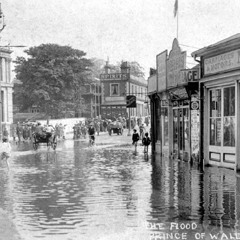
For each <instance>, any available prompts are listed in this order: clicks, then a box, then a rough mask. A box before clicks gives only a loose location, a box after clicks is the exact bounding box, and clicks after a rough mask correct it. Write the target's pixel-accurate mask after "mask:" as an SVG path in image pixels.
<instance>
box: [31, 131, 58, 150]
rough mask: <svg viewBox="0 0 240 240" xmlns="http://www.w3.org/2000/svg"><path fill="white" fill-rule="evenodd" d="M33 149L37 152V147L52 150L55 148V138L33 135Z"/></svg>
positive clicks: (54, 136) (53, 135) (53, 136)
mask: <svg viewBox="0 0 240 240" xmlns="http://www.w3.org/2000/svg"><path fill="white" fill-rule="evenodd" d="M32 139H33V140H32V141H33V149H34V150H37V149H38V147H39V145H40V144H41V145H43V144H45V145H47V147H52V149H53V150H55V149H56V147H57V136H56V135H55V134H52V136H50V137H48V136H47V135H46V134H42V135H38V134H36V133H33V138H32Z"/></svg>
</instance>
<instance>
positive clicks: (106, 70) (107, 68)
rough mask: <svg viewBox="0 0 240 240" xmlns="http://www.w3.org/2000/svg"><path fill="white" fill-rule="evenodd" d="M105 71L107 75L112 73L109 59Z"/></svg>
mask: <svg viewBox="0 0 240 240" xmlns="http://www.w3.org/2000/svg"><path fill="white" fill-rule="evenodd" d="M104 69H105V73H110V66H109V58H108V60H107V61H106V65H105V67H104Z"/></svg>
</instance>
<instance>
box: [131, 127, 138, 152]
mask: <svg viewBox="0 0 240 240" xmlns="http://www.w3.org/2000/svg"><path fill="white" fill-rule="evenodd" d="M132 141H133V142H132V144H133V145H134V146H135V152H137V143H138V141H139V134H138V133H137V130H136V129H133V135H132Z"/></svg>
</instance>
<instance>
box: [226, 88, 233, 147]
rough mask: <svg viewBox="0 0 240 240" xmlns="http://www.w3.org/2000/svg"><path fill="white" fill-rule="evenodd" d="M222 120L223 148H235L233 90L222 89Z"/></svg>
mask: <svg viewBox="0 0 240 240" xmlns="http://www.w3.org/2000/svg"><path fill="white" fill-rule="evenodd" d="M223 93H224V117H223V118H224V119H223V143H224V146H231V147H233V146H235V88H234V87H230V88H224V89H223Z"/></svg>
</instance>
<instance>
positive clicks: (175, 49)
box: [167, 38, 186, 88]
mask: <svg viewBox="0 0 240 240" xmlns="http://www.w3.org/2000/svg"><path fill="white" fill-rule="evenodd" d="M183 69H186V52H182V51H181V48H180V47H179V44H178V40H177V39H176V38H175V39H174V40H173V45H172V50H171V51H170V53H169V58H168V60H167V88H172V87H177V86H180V85H183V84H184V83H186V79H185V77H184V71H182V70H183Z"/></svg>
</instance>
